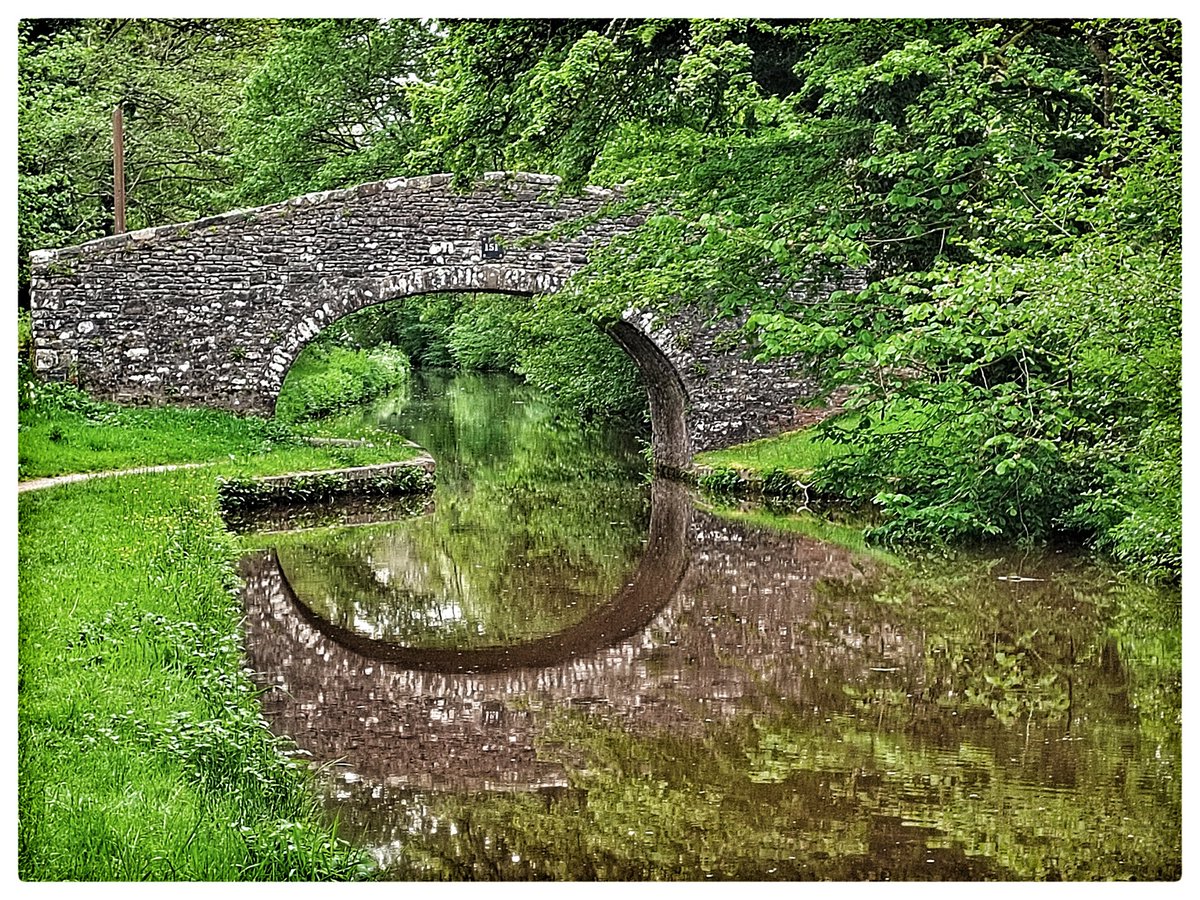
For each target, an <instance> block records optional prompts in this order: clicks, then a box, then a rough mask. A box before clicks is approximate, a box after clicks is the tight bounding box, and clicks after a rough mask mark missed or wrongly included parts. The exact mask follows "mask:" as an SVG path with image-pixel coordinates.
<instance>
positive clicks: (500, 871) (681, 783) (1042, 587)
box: [248, 496, 1181, 880]
mask: <svg viewBox="0 0 1200 900" xmlns="http://www.w3.org/2000/svg"><path fill="white" fill-rule="evenodd" d="M655 499H656V502H658V501H659V499H660V498H659V497H657V496H656V498H655ZM683 500H684V501H686V498H683ZM666 502H667V503H670V502H675V503H680V502H681V501H680V498H679V497H678V496H676V497H675V498H673V499H672V498H667V499H666ZM690 521H691V525H690V526H689V528H688V532H687V534H688V539H687V553H688V556H689V559H690V562H689V563H688V572H687V575H686V576H685V578H684V579H683V581H682V583H680V584H679V586H678V589H677V590H675V591H674V592H673V593H672V595H671V596H670V597H669V598H668V599H667V600H666V604H665V605H664V606H663V607H662V608H661V609H660V610H659V611H658V612H657V613H656V614H654V615H652V617H650V619H649V620H648V624H647V625H646V626H645V627H644V628H642V629H641V630H640V631H638V632H637V633H635V634H632V635H630V636H629V637H627V638H625V639H623V640H619V641H616V642H614V643H613V644H611V645H609V646H606V647H603V648H597V649H594V650H591V651H588V652H585V653H581V654H579V655H576V656H574V657H573V658H571V659H568V660H564V661H563V662H561V663H559V664H556V665H549V666H542V667H537V668H521V667H517V668H513V669H510V670H507V671H497V672H492V673H486V672H483V673H475V674H468V673H464V674H453V673H452V672H449V671H443V672H436V671H424V672H415V671H411V670H404V671H401V670H399V669H397V668H395V667H393V666H391V665H390V664H387V663H380V662H372V661H371V660H369V659H367V658H364V657H361V656H357V655H356V654H354V653H352V652H349V651H347V650H345V649H344V648H339V647H337V646H336V645H334V644H332V643H331V642H329V641H327V640H321V639H320V638H319V637H317V636H314V634H313V632H312V631H311V630H308V631H306V630H305V629H303V628H301V627H299V626H297V624H296V622H295V619H294V617H293V618H289V615H291V613H289V611H288V610H287V609H286V608H283V607H282V606H281V607H278V608H276V609H275V610H274V612H267V611H265V610H264V609H263V608H258V607H255V605H254V604H255V603H258V602H261V601H253V602H252V604H251V615H250V616H249V618H248V630H249V632H250V635H249V637H250V646H251V648H252V657H253V659H254V665H255V667H256V668H259V669H261V670H263V671H264V672H265V673H268V674H270V673H277V674H275V676H274V677H276V678H278V679H280V683H281V686H283V687H284V688H286V690H287V692H288V693H286V694H285V693H283V692H271V693H268V694H267V695H266V696H265V697H264V709H265V710H266V711H267V713H268V715H269V717H270V718H271V719H272V721H274V722H275V723H276V727H277V728H280V729H281V730H284V731H288V732H289V733H291V734H293V735H294V736H295V737H296V739H297V740H298V741H299V743H300V744H301V746H302V747H305V748H306V749H309V750H310V751H311V752H313V753H314V755H315V756H316V758H317V759H319V760H331V759H334V758H341V759H344V760H345V762H346V763H348V764H349V767H348V769H347V771H348V773H350V774H349V780H346V778H344V777H338V776H336V775H335V776H334V785H335V787H334V788H333V790H335V791H336V792H339V793H340V794H341V795H343V800H342V802H340V803H339V804H338V806H337V809H338V812H339V815H341V816H342V818H343V820H344V822H345V826H346V829H347V831H346V832H345V833H347V834H351V835H359V836H360V839H361V840H363V841H365V842H367V843H370V844H374V845H379V846H382V845H384V844H386V843H387V841H388V840H389V839H390V838H392V837H397V838H399V837H401V836H402V837H403V840H402V841H401V843H402V845H403V849H402V850H401V849H399V848H398V847H394V848H393V851H392V852H393V853H394V854H398V855H396V856H395V862H396V866H397V868H396V873H397V874H398V876H399V877H412V878H418V877H419V878H436V877H445V878H485V877H486V878H498V877H504V878H528V877H554V878H591V877H600V878H630V879H638V880H641V879H649V878H703V877H704V876H705V875H706V874H710V873H711V874H714V875H715V876H716V877H726V878H777V877H783V878H821V879H831V878H832V879H848V880H861V879H864V878H884V877H891V878H914V879H916V878H977V879H978V878H1035V879H1051V878H1056V877H1066V878H1127V877H1133V878H1171V877H1174V876H1175V875H1176V874H1177V873H1178V871H1179V866H1180V856H1181V852H1180V834H1179V822H1180V808H1181V799H1180V793H1179V764H1180V758H1181V757H1180V750H1179V729H1178V718H1177V715H1178V714H1177V710H1178V689H1177V688H1178V671H1179V669H1178V655H1177V654H1176V655H1175V657H1174V661H1171V660H1170V659H1167V660H1166V661H1165V664H1164V660H1162V659H1160V660H1159V661H1157V662H1151V661H1149V660H1148V659H1147V658H1145V657H1140V658H1139V656H1138V654H1139V652H1146V648H1147V643H1148V641H1149V636H1148V632H1149V631H1150V630H1151V629H1142V632H1140V633H1139V634H1137V635H1134V637H1133V638H1132V639H1131V638H1129V637H1127V636H1126V635H1124V634H1122V633H1121V630H1120V629H1121V628H1122V627H1124V626H1123V625H1122V622H1127V623H1128V622H1130V621H1131V617H1130V615H1129V614H1128V613H1124V614H1123V613H1122V609H1124V608H1126V607H1127V606H1128V605H1129V603H1130V598H1131V597H1132V598H1133V601H1134V605H1135V608H1137V609H1139V610H1141V608H1142V607H1145V610H1142V611H1141V612H1139V614H1138V615H1137V616H1135V617H1133V620H1135V621H1137V622H1142V621H1143V620H1144V618H1145V616H1146V615H1147V614H1148V613H1147V611H1146V610H1149V609H1151V608H1159V609H1161V608H1163V607H1164V606H1165V607H1167V608H1169V607H1170V606H1171V604H1170V602H1168V603H1166V604H1163V603H1162V602H1161V598H1160V602H1159V603H1158V604H1157V606H1156V605H1155V604H1154V603H1153V602H1152V601H1151V599H1150V598H1149V597H1148V596H1147V595H1146V594H1145V593H1144V592H1143V593H1139V592H1138V591H1133V592H1132V593H1130V592H1128V591H1118V590H1116V589H1115V588H1114V587H1113V586H1112V585H1110V584H1106V583H1105V582H1104V581H1103V580H1102V579H1101V578H1099V577H1097V576H1093V575H1089V574H1088V573H1087V572H1085V571H1083V570H1080V571H1071V572H1068V573H1067V574H1066V575H1065V576H1063V577H1060V578H1053V579H1050V578H1049V576H1047V578H1048V580H1046V581H1043V582H1031V581H1028V582H1009V581H1000V580H999V579H998V576H999V575H1002V574H1004V575H1007V574H1008V572H1007V571H1006V569H1005V568H1004V567H1003V566H999V565H997V564H994V563H988V562H980V563H977V564H975V565H959V564H955V565H950V564H942V565H941V566H939V567H937V568H933V569H930V568H924V569H922V568H903V569H895V570H892V569H887V568H883V567H880V566H876V565H873V564H869V563H867V564H864V563H861V562H859V561H857V560H856V559H855V558H854V557H853V556H852V555H851V554H849V553H848V552H846V551H842V550H839V549H837V548H833V547H830V546H829V545H825V544H820V543H819V542H816V541H811V540H807V539H804V538H798V537H795V536H789V535H783V534H776V533H772V532H769V531H764V530H761V529H755V528H749V527H745V526H740V525H736V524H731V523H728V522H722V521H719V520H717V519H715V518H713V517H711V516H708V515H706V514H704V513H699V512H695V511H693V512H691V513H690ZM1023 571H1024V574H1026V575H1029V574H1035V575H1036V576H1037V577H1042V576H1043V575H1045V574H1046V573H1041V572H1039V573H1033V572H1031V570H1029V569H1025V570H1023ZM1138 604H1140V606H1139V605H1138ZM1163 615H1165V616H1166V619H1167V620H1168V624H1169V620H1170V614H1169V613H1167V614H1161V613H1160V614H1159V616H1160V619H1161V618H1162V617H1163ZM1149 649H1150V650H1154V651H1156V652H1157V651H1159V650H1161V649H1162V648H1161V647H1159V646H1157V645H1156V646H1152V647H1150V648H1149ZM1014 658H1016V659H1019V660H1020V662H1019V666H1018V667H1017V668H1015V669H1014V668H1013V667H1011V666H1008V667H1007V668H1005V666H1006V663H1005V662H1004V661H1005V660H1008V659H1014ZM1006 671H1015V672H1016V673H1017V674H1018V675H1019V678H1018V679H1015V680H1014V679H1009V680H1004V679H1003V678H1001V677H999V676H1000V675H1002V674H1003V673H1004V672H1006ZM1051 675H1053V676H1054V678H1053V680H1048V678H1049V676H1051ZM1172 684H1174V685H1175V688H1174V691H1172V689H1171V687H1170V686H1171V685H1172ZM1064 685H1069V688H1068V687H1064ZM1139 685H1143V686H1144V685H1157V686H1158V688H1157V689H1155V690H1146V691H1143V692H1142V694H1139V688H1138V686H1139ZM1063 690H1069V694H1070V705H1069V709H1066V708H1063V707H1062V704H1061V702H1060V700H1061V697H1062V692H1063ZM1143 695H1144V696H1147V697H1151V698H1153V697H1160V698H1161V703H1160V704H1159V706H1157V707H1156V710H1155V711H1149V710H1141V709H1139V710H1135V709H1133V707H1132V703H1131V700H1130V698H1131V697H1139V696H1143ZM1014 710H1015V711H1016V712H1015V713H1014ZM1172 715H1173V716H1174V718H1173V719H1172V718H1171V716H1172ZM1147 716H1154V717H1155V719H1156V721H1158V722H1159V724H1158V726H1157V730H1155V729H1154V728H1150V727H1148V726H1147V725H1144V724H1143V723H1144V722H1145V720H1146V717H1147ZM1164 717H1165V719H1166V721H1163V718H1164ZM1010 723H1011V724H1010ZM537 784H541V785H557V786H558V787H557V788H555V789H553V790H550V791H548V792H546V791H542V792H539V793H536V794H533V795H530V794H526V793H515V794H514V793H511V792H505V791H503V790H502V789H504V788H521V787H529V786H532V785H537ZM568 786H569V787H568ZM483 787H487V788H488V789H489V790H488V791H487V792H484V793H478V791H479V789H480V788H483ZM432 788H438V789H439V790H432V791H431V790H429V789H432ZM435 822H436V823H437V825H436V827H435V824H434V823H435ZM451 826H453V827H451ZM931 859H932V860H933V862H928V860H931Z"/></svg>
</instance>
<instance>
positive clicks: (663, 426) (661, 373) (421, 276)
mask: <svg viewBox="0 0 1200 900" xmlns="http://www.w3.org/2000/svg"><path fill="white" fill-rule="evenodd" d="M487 268H488V270H489V271H487V272H483V273H480V272H479V271H478V270H470V269H468V270H455V271H453V272H448V271H447V270H437V271H436V272H435V273H428V272H427V273H415V274H414V275H408V276H402V277H385V278H381V279H378V280H377V282H376V283H375V284H374V285H373V286H362V285H359V286H357V287H356V288H354V289H353V290H352V291H349V292H344V293H341V294H340V295H338V296H321V297H319V299H318V300H317V301H316V302H314V304H313V309H314V313H313V314H312V315H310V316H309V317H307V318H305V319H302V320H301V321H299V322H298V323H297V324H296V325H295V326H294V327H293V328H292V329H291V331H290V332H289V333H288V334H286V335H285V336H284V337H283V339H282V340H281V341H280V342H279V344H278V345H277V346H276V348H275V350H274V352H273V353H272V354H271V356H270V358H269V359H268V361H267V364H266V367H265V370H264V373H263V378H262V380H261V382H260V383H261V384H262V386H263V401H264V402H263V404H262V405H263V408H264V410H265V411H266V412H267V413H268V414H274V412H275V408H276V403H277V401H278V399H279V395H280V391H281V389H282V388H283V384H284V381H285V379H286V376H287V374H288V372H289V371H290V370H291V368H292V366H293V365H294V363H295V362H296V360H297V359H298V358H299V356H300V354H301V352H302V351H303V350H304V348H305V347H306V346H308V345H309V344H310V343H311V342H313V341H314V340H315V339H316V338H317V336H318V335H320V334H323V333H326V332H327V331H328V330H329V329H330V328H331V327H333V326H334V325H336V323H338V322H341V321H343V320H344V319H346V318H347V317H349V316H352V315H354V314H355V313H358V312H361V311H363V310H366V309H370V308H377V307H380V306H382V305H384V304H398V303H404V302H406V301H408V300H412V299H414V298H418V297H421V296H427V295H434V294H464V293H471V294H499V295H506V296H510V297H532V296H534V295H535V294H539V293H540V294H547V293H554V292H555V291H557V290H558V289H560V288H561V283H562V279H559V278H557V277H555V276H553V275H548V274H545V273H537V272H528V271H525V270H509V269H499V268H497V267H487ZM321 293H324V292H321ZM593 324H594V326H595V328H596V330H597V332H598V333H600V334H604V335H605V336H607V337H608V338H609V339H610V340H611V341H612V342H613V343H614V344H615V345H616V346H617V347H619V348H620V349H621V351H623V353H624V355H625V356H626V357H627V358H628V359H629V360H630V361H631V362H632V363H633V367H634V369H635V370H636V372H637V374H638V377H639V379H640V382H641V386H642V389H643V390H644V392H645V395H646V400H647V402H648V407H649V414H650V430H651V447H652V455H653V462H654V467H655V470H656V471H659V472H662V473H664V474H679V473H681V472H683V471H685V470H686V469H687V468H688V466H689V465H690V463H691V440H690V438H689V430H688V425H687V409H688V402H687V389H686V386H685V383H684V381H683V379H682V377H681V376H680V374H679V372H678V370H677V368H676V366H675V365H674V363H673V362H672V361H671V360H670V359H669V358H668V356H667V355H666V353H664V351H663V349H662V348H660V347H659V346H658V345H657V344H656V343H655V341H654V340H653V339H652V338H651V337H650V336H648V335H647V334H645V333H644V332H643V331H642V330H641V329H639V328H638V327H637V326H636V325H634V324H633V323H631V322H629V321H626V320H619V321H617V322H615V323H612V324H608V325H602V324H600V323H593Z"/></svg>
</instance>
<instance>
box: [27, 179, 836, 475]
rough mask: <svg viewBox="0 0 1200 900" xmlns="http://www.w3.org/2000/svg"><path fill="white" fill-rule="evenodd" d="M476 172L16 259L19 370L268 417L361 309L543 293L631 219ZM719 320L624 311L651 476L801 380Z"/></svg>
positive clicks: (739, 427) (757, 431)
mask: <svg viewBox="0 0 1200 900" xmlns="http://www.w3.org/2000/svg"><path fill="white" fill-rule="evenodd" d="M558 185H559V182H558V179H557V178H554V177H552V176H546V175H536V174H530V173H491V174H489V175H487V176H485V177H484V179H483V180H482V181H480V182H478V183H477V184H475V185H474V186H473V187H472V188H471V189H470V190H469V191H465V192H464V191H460V190H456V189H455V188H454V187H453V186H452V184H451V177H450V176H449V175H428V176H420V177H416V178H394V179H390V180H388V181H382V182H375V183H372V184H365V185H359V186H357V187H354V188H348V189H345V190H337V191H325V192H322V193H317V194H310V195H306V196H304V197H297V198H295V199H292V200H288V201H286V202H283V203H277V204H273V205H270V206H264V207H258V208H255V209H245V210H235V211H233V212H230V213H225V214H223V215H219V216H213V217H210V218H207V219H200V220H197V221H194V222H186V223H182V224H177V225H165V226H160V227H156V228H149V229H144V230H142V231H137V232H132V233H129V234H123V235H117V236H114V237H109V238H102V239H100V240H96V241H91V242H88V243H86V244H81V245H78V246H75V247H65V248H60V249H58V250H46V251H37V252H35V253H34V254H32V284H31V306H32V324H33V345H34V365H35V368H36V369H37V370H38V371H39V372H40V373H42V374H43V375H44V376H46V377H49V378H55V379H63V380H72V381H75V382H77V383H78V384H80V385H81V386H82V387H83V388H84V389H86V390H87V391H89V392H90V393H92V394H93V395H96V396H99V397H103V398H106V399H114V400H118V401H121V402H131V403H163V402H173V403H179V404H187V405H204V406H212V407H218V408H224V409H230V410H234V411H239V412H246V413H255V414H264V415H269V414H270V413H271V412H272V411H273V409H274V405H275V399H276V397H277V395H278V391H279V388H280V387H281V385H282V383H283V378H284V375H285V374H286V372H287V370H288V368H289V367H290V365H291V363H292V361H293V360H294V358H295V356H296V354H298V353H299V350H300V349H301V348H302V347H303V346H304V344H306V343H307V342H308V341H309V340H311V339H312V338H313V337H314V336H315V335H316V334H317V333H318V332H320V331H321V330H322V329H323V328H325V327H327V326H328V325H330V324H332V323H333V322H335V321H337V320H338V319H340V318H341V317H342V316H344V315H347V314H348V313H350V312H354V311H356V310H358V309H361V308H363V307H365V306H369V305H373V304H375V303H379V302H384V301H385V300H388V299H395V298H400V297H403V296H408V295H414V294H420V293H429V292H435V291H478V292H503V293H512V294H520V295H533V294H544V293H553V292H554V291H557V290H559V289H560V288H561V287H562V285H563V284H564V283H565V282H566V281H567V279H569V278H571V277H572V276H573V275H576V274H577V273H578V272H579V271H580V270H581V269H582V268H583V267H584V266H585V265H586V264H587V261H588V256H589V253H590V252H591V251H592V250H593V248H594V247H596V246H599V245H602V244H604V243H607V242H608V241H610V240H612V239H613V237H614V236H616V235H619V234H621V233H624V232H627V231H629V230H631V229H632V228H634V227H636V225H637V224H638V223H639V221H640V219H639V218H638V217H637V216H629V215H623V216H622V215H606V214H605V210H604V209H603V207H605V205H606V204H609V203H611V201H613V200H614V199H616V198H617V195H616V194H614V193H613V192H612V191H608V190H604V189H600V188H588V189H586V190H585V191H584V192H583V193H582V194H580V195H577V196H566V195H564V194H562V193H561V192H560V191H559V190H558ZM731 328H732V326H731V325H730V324H728V323H725V324H719V323H718V324H714V323H710V322H707V321H705V320H704V319H703V318H702V317H701V316H700V314H699V313H697V312H696V311H694V310H691V311H689V310H687V309H685V310H684V311H683V312H681V313H678V314H676V315H673V316H670V317H666V318H662V317H659V316H657V315H655V314H652V313H649V312H643V311H638V310H629V311H627V312H626V314H625V315H624V316H623V317H622V319H621V320H620V321H618V322H616V323H612V324H611V325H609V326H607V330H608V331H609V333H610V334H611V335H612V336H613V338H614V339H615V340H616V341H617V343H618V344H620V345H621V346H622V347H623V348H624V349H625V351H626V352H627V353H628V354H629V355H630V357H632V358H633V360H634V362H635V363H636V364H637V365H638V367H639V369H640V370H641V372H642V375H643V381H644V383H645V385H646V389H647V392H648V395H649V399H650V407H651V416H652V419H653V422H654V449H655V459H656V463H657V465H658V466H659V467H660V468H663V469H667V470H672V469H684V468H686V467H687V466H688V465H689V464H690V462H691V456H692V454H693V453H694V452H696V451H699V450H705V449H710V448H715V447H722V446H728V445H730V444H733V443H737V442H739V441H743V440H748V439H751V438H755V437H760V436H763V435H766V434H771V433H774V432H776V431H779V430H782V429H784V428H787V427H789V426H791V425H793V424H795V423H796V422H797V421H799V420H800V417H801V416H802V415H803V411H802V410H798V409H797V400H798V399H799V398H802V397H804V396H806V395H809V394H811V393H812V392H813V390H814V388H815V383H814V381H813V379H812V378H811V377H810V374H809V373H808V371H807V370H806V369H805V366H804V364H803V361H801V360H782V361H776V362H774V363H771V364H761V363H757V362H755V361H754V360H753V358H752V356H753V355H752V353H751V352H749V348H748V347H746V345H745V342H744V341H739V340H738V339H736V336H732V339H731V335H730V333H729V332H730V331H731Z"/></svg>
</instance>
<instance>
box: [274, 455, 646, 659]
mask: <svg viewBox="0 0 1200 900" xmlns="http://www.w3.org/2000/svg"><path fill="white" fill-rule="evenodd" d="M555 487H556V488H558V489H555V490H552V491H549V492H547V491H545V490H543V491H542V492H541V494H540V496H538V497H530V496H529V495H528V494H527V493H523V492H522V491H520V490H519V489H500V488H498V487H496V486H494V485H485V486H481V487H480V489H478V490H476V491H474V492H472V493H471V494H469V495H465V496H464V495H459V496H456V497H453V498H451V499H449V500H446V501H443V502H442V503H440V504H438V506H437V509H436V511H435V513H434V514H433V515H430V516H427V517H424V518H422V519H419V520H409V521H405V522H400V523H396V524H394V525H392V526H389V527H375V528H359V529H354V530H350V531H345V532H336V531H329V532H323V533H321V534H319V535H318V534H303V535H297V536H295V537H286V536H283V537H278V538H276V539H275V540H274V543H275V544H276V547H277V551H278V554H279V558H280V562H281V564H282V565H283V567H284V570H285V571H286V573H287V576H288V579H289V581H290V582H291V584H292V586H293V588H294V589H295V590H296V591H297V592H298V593H299V595H300V596H301V598H302V599H303V600H304V602H305V603H306V605H308V606H309V607H310V608H312V609H314V610H315V611H318V612H320V613H321V614H322V615H324V616H325V617H326V618H328V619H329V620H330V621H331V622H334V623H335V624H339V625H341V626H343V627H346V628H351V629H355V630H358V631H360V632H362V633H364V634H367V635H369V636H371V637H374V638H376V639H381V640H392V641H397V642H402V643H407V644H414V645H439V646H473V645H480V644H490V645H495V644H502V643H506V642H512V641H516V640H522V639H526V638H529V637H536V636H539V635H546V634H551V633H554V632H557V631H561V630H562V629H563V628H565V627H568V626H570V625H573V624H576V623H577V622H579V621H581V620H583V619H584V618H586V617H587V616H588V615H590V614H591V613H593V612H594V611H595V610H596V609H597V608H599V607H600V606H602V605H603V604H604V603H606V602H607V601H608V599H609V598H610V597H611V596H612V595H613V594H614V593H615V592H616V591H617V590H618V588H619V587H620V585H621V584H622V583H623V581H624V579H625V578H626V577H627V576H628V573H629V572H630V571H631V570H632V569H633V567H634V566H635V565H636V563H637V560H638V558H639V557H640V555H641V553H642V551H643V549H644V548H643V540H644V536H645V528H646V525H645V522H646V516H647V509H646V507H647V504H646V497H645V494H644V492H642V491H640V490H639V489H638V488H637V486H636V485H631V484H629V483H628V482H618V483H611V482H609V483H596V482H595V481H591V480H587V479H579V480H577V481H576V482H575V483H573V484H571V485H562V486H555ZM597 523H604V525H603V526H601V527H597Z"/></svg>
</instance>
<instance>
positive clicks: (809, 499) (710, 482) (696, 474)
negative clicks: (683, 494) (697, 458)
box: [685, 465, 846, 513]
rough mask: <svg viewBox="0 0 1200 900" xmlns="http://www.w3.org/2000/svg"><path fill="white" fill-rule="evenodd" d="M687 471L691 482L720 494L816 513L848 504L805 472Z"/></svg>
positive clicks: (696, 468) (724, 468) (705, 468)
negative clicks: (820, 485) (819, 485)
mask: <svg viewBox="0 0 1200 900" xmlns="http://www.w3.org/2000/svg"><path fill="white" fill-rule="evenodd" d="M685 474H686V480H687V481H688V482H690V483H691V484H693V485H695V486H696V487H698V488H700V490H702V491H704V492H705V493H708V494H713V495H715V496H718V497H735V498H738V499H749V500H760V501H774V502H776V503H786V504H787V505H788V506H790V507H794V508H795V509H797V510H807V511H809V512H814V513H816V512H821V511H822V510H828V509H831V508H834V507H838V508H841V507H844V506H845V505H846V500H845V498H842V497H838V496H836V495H834V494H830V493H827V492H825V491H822V490H820V489H818V488H817V487H815V486H814V485H813V484H812V483H811V482H809V481H805V479H806V478H807V477H808V476H809V473H806V472H790V471H787V470H785V469H765V470H761V471H760V470H757V469H747V468H741V467H733V466H703V465H693V466H692V467H691V468H689V469H688V471H687V472H686V473H685Z"/></svg>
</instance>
